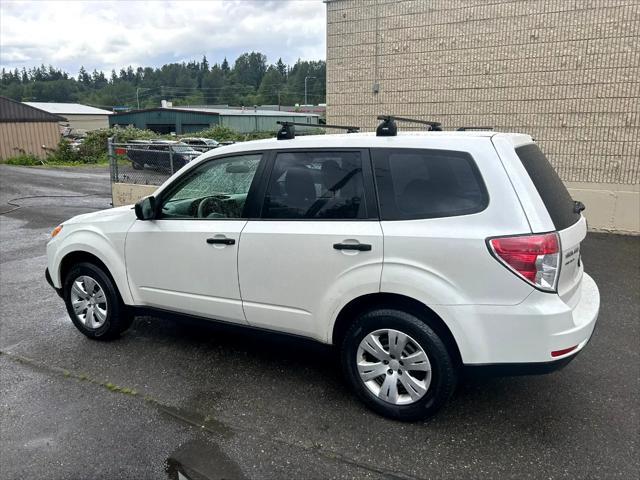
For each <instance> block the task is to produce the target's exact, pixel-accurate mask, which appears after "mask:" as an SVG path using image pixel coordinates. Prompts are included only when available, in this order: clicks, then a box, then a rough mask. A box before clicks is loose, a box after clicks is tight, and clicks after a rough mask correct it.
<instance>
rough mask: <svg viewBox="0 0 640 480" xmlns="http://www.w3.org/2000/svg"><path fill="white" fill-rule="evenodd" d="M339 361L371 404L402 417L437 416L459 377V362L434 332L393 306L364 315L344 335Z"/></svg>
mask: <svg viewBox="0 0 640 480" xmlns="http://www.w3.org/2000/svg"><path fill="white" fill-rule="evenodd" d="M341 361H342V368H343V371H344V374H345V376H346V378H347V381H348V382H349V384H350V385H351V387H352V389H353V390H354V391H355V393H356V395H357V396H358V397H359V398H360V399H361V400H362V401H363V402H364V403H365V405H367V407H369V408H370V409H371V410H373V411H375V412H377V413H379V414H380V415H383V416H385V417H389V418H393V419H396V420H402V421H416V420H422V419H426V418H429V417H431V416H433V415H435V414H436V413H437V412H438V410H440V409H441V408H442V407H443V406H444V404H445V403H446V402H447V400H449V398H450V397H451V395H452V394H453V392H454V390H455V387H456V383H457V379H458V372H457V368H456V364H455V362H454V361H453V358H452V356H451V354H450V353H449V351H448V350H447V347H446V345H445V343H444V342H443V341H442V340H441V339H440V337H439V336H438V335H437V334H436V333H435V331H434V330H433V329H431V328H430V327H429V325H427V324H426V323H425V322H424V321H423V320H421V319H420V318H418V317H416V316H414V315H412V314H409V313H407V312H404V311H401V310H395V309H379V310H372V311H369V312H366V313H364V314H363V315H361V316H360V317H359V318H358V319H357V320H356V321H355V322H354V324H353V325H352V326H351V328H349V330H348V331H347V333H346V335H345V337H344V340H343V342H342V347H341Z"/></svg>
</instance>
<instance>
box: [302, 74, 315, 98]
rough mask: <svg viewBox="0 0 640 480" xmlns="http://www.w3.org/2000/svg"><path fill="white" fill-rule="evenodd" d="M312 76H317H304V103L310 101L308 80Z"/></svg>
mask: <svg viewBox="0 0 640 480" xmlns="http://www.w3.org/2000/svg"><path fill="white" fill-rule="evenodd" d="M310 78H316V77H312V76H306V77H304V104H305V105H308V104H309V102H307V80H309V79H310Z"/></svg>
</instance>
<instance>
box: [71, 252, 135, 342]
mask: <svg viewBox="0 0 640 480" xmlns="http://www.w3.org/2000/svg"><path fill="white" fill-rule="evenodd" d="M63 297H64V301H65V305H66V307H67V312H68V313H69V317H71V321H72V322H73V324H74V325H75V326H76V328H77V329H78V330H80V331H81V332H82V333H83V334H84V335H86V336H87V337H89V338H91V339H94V340H113V339H114V338H117V337H118V336H119V335H120V334H121V333H122V332H124V331H125V330H126V329H127V328H129V327H130V326H131V323H132V321H133V315H132V314H131V313H130V312H129V311H128V309H127V307H126V305H124V303H123V302H122V299H121V298H120V295H119V294H118V291H117V289H116V286H115V284H114V283H113V280H112V279H111V277H110V276H109V275H107V273H106V272H104V271H103V270H102V269H101V268H100V267H98V266H97V265H94V264H93V263H79V264H77V265H75V266H74V267H73V268H72V269H71V270H70V271H69V273H68V274H67V276H66V277H65V280H64V285H63Z"/></svg>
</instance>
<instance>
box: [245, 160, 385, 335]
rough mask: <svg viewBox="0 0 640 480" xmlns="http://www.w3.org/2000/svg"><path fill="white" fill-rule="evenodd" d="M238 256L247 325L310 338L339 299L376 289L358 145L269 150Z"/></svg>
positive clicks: (379, 252) (378, 241) (372, 227)
mask: <svg viewBox="0 0 640 480" xmlns="http://www.w3.org/2000/svg"><path fill="white" fill-rule="evenodd" d="M260 198H263V202H262V205H260V206H259V217H260V218H252V219H250V220H249V221H248V222H247V225H246V226H245V228H244V229H243V231H242V234H241V237H240V250H239V257H238V271H239V276H240V291H241V294H242V304H243V307H244V312H245V315H246V318H247V321H248V322H249V324H251V325H254V326H258V327H264V328H269V329H275V330H280V331H285V332H290V333H295V334H300V335H305V336H310V337H313V338H316V339H318V340H326V339H327V330H328V323H329V319H330V318H331V317H332V315H333V314H334V312H335V311H336V309H337V308H338V307H339V306H340V304H341V302H343V301H344V299H345V298H349V297H351V298H353V297H356V296H359V295H363V294H367V293H373V292H377V291H379V285H380V276H381V273H382V259H383V241H382V230H381V227H380V222H379V219H378V215H377V207H376V201H375V197H374V187H373V179H372V175H371V164H370V160H369V155H368V151H366V150H348V149H345V150H304V151H302V150H287V151H279V152H274V153H273V155H272V158H271V160H270V166H269V167H268V173H266V175H265V182H264V183H263V185H262V188H261V194H260Z"/></svg>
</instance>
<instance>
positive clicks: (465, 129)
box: [456, 127, 493, 132]
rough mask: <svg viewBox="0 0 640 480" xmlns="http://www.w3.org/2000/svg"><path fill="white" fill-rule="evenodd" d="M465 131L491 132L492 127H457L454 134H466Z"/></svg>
mask: <svg viewBox="0 0 640 480" xmlns="http://www.w3.org/2000/svg"><path fill="white" fill-rule="evenodd" d="M467 130H493V127H458V128H456V132H466V131H467Z"/></svg>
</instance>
